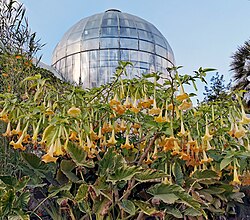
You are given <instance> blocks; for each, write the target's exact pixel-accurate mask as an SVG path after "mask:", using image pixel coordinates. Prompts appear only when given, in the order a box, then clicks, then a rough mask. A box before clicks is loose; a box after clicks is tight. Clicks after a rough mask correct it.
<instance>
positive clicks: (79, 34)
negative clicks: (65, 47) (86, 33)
mask: <svg viewBox="0 0 250 220" xmlns="http://www.w3.org/2000/svg"><path fill="white" fill-rule="evenodd" d="M81 38H82V31H80V32H74V33H72V34H71V35H70V37H69V38H68V40H67V44H72V43H75V42H77V41H80V40H81Z"/></svg>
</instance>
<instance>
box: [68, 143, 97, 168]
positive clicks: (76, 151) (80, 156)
mask: <svg viewBox="0 0 250 220" xmlns="http://www.w3.org/2000/svg"><path fill="white" fill-rule="evenodd" d="M67 151H68V153H69V155H70V157H71V158H72V160H73V161H74V162H75V163H76V165H77V166H85V167H88V168H93V167H94V166H95V164H94V162H93V161H87V160H86V158H87V153H86V152H85V151H84V149H83V148H82V147H79V146H77V145H76V144H74V143H72V142H69V143H68V147H67Z"/></svg>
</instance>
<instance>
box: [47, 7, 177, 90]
mask: <svg viewBox="0 0 250 220" xmlns="http://www.w3.org/2000/svg"><path fill="white" fill-rule="evenodd" d="M119 60H123V61H131V62H132V63H133V64H134V66H133V67H131V69H128V77H129V78H132V77H134V76H135V75H141V74H142V73H145V72H155V71H160V72H163V73H165V74H167V71H166V68H167V67H169V66H171V65H172V64H173V63H174V54H173V51H172V49H171V47H170V45H169V44H168V42H167V40H166V39H165V37H164V36H163V35H162V34H161V33H160V31H159V30H158V29H157V28H156V27H155V26H154V25H152V24H151V23H149V22H147V21H145V20H143V19H141V18H139V17H137V16H134V15H131V14H127V13H122V12H120V11H119V10H116V9H111V10H107V11H105V12H104V13H100V14H96V15H93V16H90V17H87V18H84V19H82V20H80V21H79V22H78V23H76V24H75V25H74V26H72V27H71V28H70V29H69V30H68V31H67V32H66V33H65V34H64V36H63V38H62V40H61V41H60V42H59V43H58V45H57V46H56V48H55V50H54V52H53V58H52V66H54V67H55V68H56V69H57V70H58V71H59V72H60V73H61V75H62V78H64V79H65V80H67V81H70V82H75V83H77V84H81V85H82V86H83V87H85V88H86V87H87V88H91V87H95V86H99V85H101V84H105V83H107V82H110V80H111V78H112V76H113V73H114V72H115V68H116V67H117V66H118V61H119Z"/></svg>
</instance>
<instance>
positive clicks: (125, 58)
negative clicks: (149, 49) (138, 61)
mask: <svg viewBox="0 0 250 220" xmlns="http://www.w3.org/2000/svg"><path fill="white" fill-rule="evenodd" d="M120 53H121V60H123V61H129V51H128V50H121V51H120Z"/></svg>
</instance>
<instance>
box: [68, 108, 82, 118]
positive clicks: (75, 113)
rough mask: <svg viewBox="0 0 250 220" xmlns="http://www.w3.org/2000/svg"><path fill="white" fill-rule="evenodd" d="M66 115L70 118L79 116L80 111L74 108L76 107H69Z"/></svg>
mask: <svg viewBox="0 0 250 220" xmlns="http://www.w3.org/2000/svg"><path fill="white" fill-rule="evenodd" d="M67 113H68V115H70V116H71V117H77V116H79V115H80V114H81V109H79V108H76V107H71V108H70V109H69V110H68V111H67Z"/></svg>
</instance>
